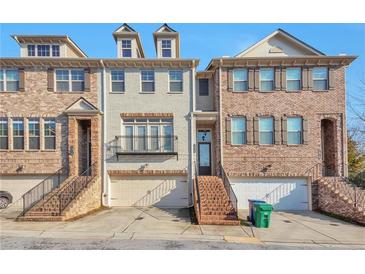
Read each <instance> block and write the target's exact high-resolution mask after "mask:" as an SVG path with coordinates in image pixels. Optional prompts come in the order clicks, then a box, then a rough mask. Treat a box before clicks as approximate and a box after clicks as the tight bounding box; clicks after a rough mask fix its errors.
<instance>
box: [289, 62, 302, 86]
mask: <svg viewBox="0 0 365 274" xmlns="http://www.w3.org/2000/svg"><path fill="white" fill-rule="evenodd" d="M290 69H299V79H296V80H293V79H288V77H286V91H288V92H299V91H301V90H302V81H303V80H302V68H301V67H290V68H287V69H286V73H287V71H288V70H290ZM290 81H299V89H291V90H289V89H288V83H289V82H290Z"/></svg>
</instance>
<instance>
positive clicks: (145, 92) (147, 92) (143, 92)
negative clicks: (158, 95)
mask: <svg viewBox="0 0 365 274" xmlns="http://www.w3.org/2000/svg"><path fill="white" fill-rule="evenodd" d="M139 94H155V92H154V91H140V92H139Z"/></svg>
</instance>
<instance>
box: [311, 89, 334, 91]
mask: <svg viewBox="0 0 365 274" xmlns="http://www.w3.org/2000/svg"><path fill="white" fill-rule="evenodd" d="M312 91H313V92H329V91H330V90H329V89H323V90H318V89H313V90H312Z"/></svg>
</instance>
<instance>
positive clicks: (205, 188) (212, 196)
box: [198, 176, 240, 225]
mask: <svg viewBox="0 0 365 274" xmlns="http://www.w3.org/2000/svg"><path fill="white" fill-rule="evenodd" d="M198 191H199V196H200V217H199V220H198V223H199V224H205V225H239V224H240V221H239V219H238V216H237V212H236V211H235V209H234V208H233V205H232V203H231V201H230V200H229V197H228V195H227V192H226V190H225V188H224V184H223V181H222V179H221V178H219V177H218V176H198Z"/></svg>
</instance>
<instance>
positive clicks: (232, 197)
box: [219, 162, 238, 213]
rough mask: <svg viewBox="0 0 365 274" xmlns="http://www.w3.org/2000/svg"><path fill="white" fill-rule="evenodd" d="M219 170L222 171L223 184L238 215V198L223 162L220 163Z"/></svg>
mask: <svg viewBox="0 0 365 274" xmlns="http://www.w3.org/2000/svg"><path fill="white" fill-rule="evenodd" d="M219 170H220V176H221V178H222V181H223V184H224V188H225V189H226V192H227V195H228V198H229V200H230V202H231V203H232V206H233V208H234V210H235V211H236V213H238V211H237V210H238V208H237V196H236V194H235V193H234V191H233V188H232V186H231V183H230V181H229V178H228V176H227V173H226V171H225V170H224V168H223V165H222V163H221V162H219Z"/></svg>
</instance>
